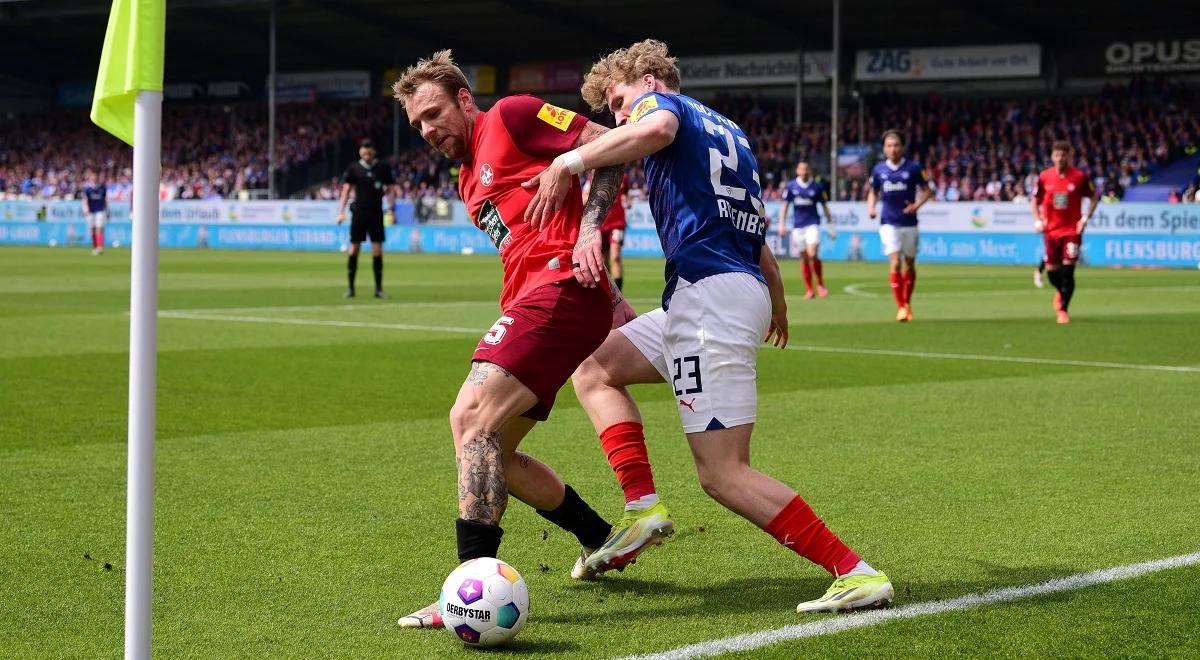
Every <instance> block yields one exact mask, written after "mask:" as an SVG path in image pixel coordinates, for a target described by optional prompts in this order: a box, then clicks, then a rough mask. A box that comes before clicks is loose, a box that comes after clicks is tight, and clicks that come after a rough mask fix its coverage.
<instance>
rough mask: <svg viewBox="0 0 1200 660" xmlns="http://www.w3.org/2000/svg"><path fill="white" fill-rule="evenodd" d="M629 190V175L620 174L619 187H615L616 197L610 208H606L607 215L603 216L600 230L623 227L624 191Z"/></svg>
mask: <svg viewBox="0 0 1200 660" xmlns="http://www.w3.org/2000/svg"><path fill="white" fill-rule="evenodd" d="M627 192H629V175H628V174H625V175H622V176H621V187H619V188H617V199H616V200H615V201H613V205H612V208H611V209H609V210H608V215H607V216H605V217H604V222H603V223H601V225H600V231H612V230H614V229H624V228H625V201H624V200H625V193H627Z"/></svg>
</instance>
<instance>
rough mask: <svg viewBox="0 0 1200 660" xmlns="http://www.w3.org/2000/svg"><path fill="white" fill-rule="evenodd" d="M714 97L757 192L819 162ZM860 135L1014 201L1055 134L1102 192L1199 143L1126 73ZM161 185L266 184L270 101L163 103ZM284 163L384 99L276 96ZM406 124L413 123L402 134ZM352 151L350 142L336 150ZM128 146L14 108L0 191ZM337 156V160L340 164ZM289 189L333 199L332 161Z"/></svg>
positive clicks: (83, 123)
mask: <svg viewBox="0 0 1200 660" xmlns="http://www.w3.org/2000/svg"><path fill="white" fill-rule="evenodd" d="M713 105H714V107H716V108H717V109H719V110H720V111H722V112H723V113H724V114H726V115H727V116H729V117H731V118H733V119H734V120H736V121H738V122H739V123H741V124H742V126H743V128H744V129H745V130H746V132H747V134H749V135H751V136H752V137H753V139H754V140H755V141H756V151H757V155H758V159H759V165H760V169H761V170H762V172H763V177H764V184H765V185H764V187H765V189H766V193H765V196H766V198H767V199H777V198H778V197H779V196H780V187H781V185H782V184H783V182H786V181H787V180H788V179H789V178H790V177H791V176H792V170H793V168H794V166H795V163H796V162H797V160H799V159H801V158H814V160H815V161H816V162H817V163H819V164H822V165H824V166H825V167H827V166H828V156H827V154H828V152H829V125H828V120H827V117H824V118H822V117H819V116H818V117H816V118H814V121H812V122H806V123H805V124H804V125H803V126H802V127H797V126H795V125H794V124H793V123H792V115H793V106H792V104H791V103H790V101H785V100H780V99H775V98H762V97H755V96H749V95H744V94H743V95H723V96H719V97H717V98H716V99H715V100H714V101H713ZM864 108H865V116H864V117H863V121H862V126H863V132H864V134H865V135H862V136H860V135H859V134H858V133H859V122H858V121H857V110H856V109H853V108H851V109H850V110H849V111H847V112H846V113H845V114H844V116H843V121H842V122H841V126H842V130H841V142H842V143H843V144H849V143H857V142H860V140H861V141H866V142H868V143H870V142H873V141H875V140H876V139H877V136H878V135H879V134H881V133H882V132H883V130H884V129H886V128H889V127H898V128H901V129H903V130H905V131H906V132H907V133H908V135H909V142H910V144H909V148H908V153H909V154H910V155H911V157H913V158H916V159H917V160H919V161H920V162H921V163H922V164H923V165H925V167H926V169H927V171H928V172H929V176H930V178H931V180H932V181H933V182H934V183H935V186H936V190H937V199H939V200H943V201H1022V200H1025V199H1027V195H1028V194H1029V190H1030V188H1031V186H1032V182H1033V181H1034V180H1035V179H1036V176H1037V172H1038V171H1040V170H1041V169H1043V168H1045V167H1048V166H1049V151H1050V149H1049V146H1050V143H1051V142H1053V141H1054V140H1055V139H1057V138H1062V137H1065V138H1067V139H1070V140H1071V141H1072V142H1073V143H1074V144H1075V146H1076V157H1077V165H1078V166H1079V167H1081V168H1082V169H1084V170H1085V171H1087V172H1089V173H1090V174H1091V176H1092V178H1093V180H1094V181H1095V182H1096V184H1097V187H1098V188H1099V189H1100V190H1101V191H1103V193H1104V195H1105V199H1107V200H1110V201H1115V200H1119V199H1121V198H1122V197H1123V196H1124V194H1125V191H1126V190H1128V189H1129V188H1130V187H1131V186H1133V185H1135V184H1138V183H1145V182H1148V181H1149V180H1150V178H1151V175H1152V173H1153V172H1154V171H1155V170H1157V169H1158V168H1160V167H1162V166H1164V165H1167V164H1170V163H1172V162H1178V161H1180V160H1181V159H1185V158H1188V157H1191V156H1194V155H1195V154H1196V153H1197V150H1198V149H1200V113H1197V110H1198V107H1197V103H1196V95H1195V94H1189V93H1187V92H1186V91H1185V90H1184V89H1181V88H1180V87H1178V86H1177V85H1172V84H1168V83H1167V82H1166V81H1165V80H1164V79H1162V78H1153V79H1147V78H1135V79H1134V80H1133V82H1132V83H1130V84H1128V85H1125V86H1116V85H1109V86H1107V87H1105V88H1104V89H1103V90H1102V91H1101V92H1100V93H1098V94H1095V95H1091V96H1078V95H1072V96H1039V97H1025V98H965V97H952V96H937V95H903V96H902V95H900V94H898V93H895V92H885V93H881V94H876V95H872V96H869V97H867V98H866V99H865V103H864ZM164 118H165V122H166V126H165V130H164V135H167V136H169V137H168V139H167V140H166V141H165V142H164V144H163V185H162V191H161V192H162V197H163V198H178V199H215V198H232V197H237V196H238V195H239V194H242V193H244V192H245V191H249V190H254V189H260V188H264V187H266V167H267V163H266V157H265V153H266V110H265V108H264V107H263V104H261V103H258V104H255V103H248V102H243V103H237V104H233V105H224V104H214V105H204V104H179V105H173V106H170V108H169V110H168V112H165V113H164ZM278 121H279V135H280V138H279V141H278V156H279V163H280V169H281V170H282V171H283V172H285V173H286V172H288V171H289V170H292V169H297V168H303V167H305V166H306V165H308V164H309V163H310V161H312V160H314V159H317V158H324V159H327V160H330V161H331V162H332V161H334V160H336V161H338V162H339V163H340V162H341V161H342V160H345V159H344V158H333V157H331V150H332V149H333V148H334V147H335V146H336V145H339V144H348V143H350V142H351V141H352V140H355V139H357V138H359V137H363V136H384V135H387V134H388V133H389V132H390V131H391V121H392V114H391V106H390V104H388V103H386V102H383V101H369V102H358V103H347V102H321V103H306V104H286V105H281V106H280V108H279V113H278ZM409 137H412V136H409ZM339 153H340V154H342V155H345V154H349V153H352V152H351V151H349V150H348V149H343V150H342V151H341V152H339ZM387 159H388V162H389V163H390V164H391V166H392V167H393V169H394V170H395V172H396V175H397V181H398V182H400V184H401V193H402V196H403V197H405V198H408V199H414V200H431V199H437V198H442V199H449V198H453V197H455V196H456V195H457V191H456V189H455V185H456V182H457V169H456V167H455V166H454V165H453V164H452V163H450V162H449V161H447V160H446V159H444V158H442V157H441V156H440V155H438V154H437V153H436V152H434V151H432V150H431V149H429V148H428V147H426V146H424V145H421V146H416V147H411V148H407V149H402V150H401V152H400V153H398V154H394V155H391V156H389V157H387ZM129 167H130V165H129V150H128V148H126V147H125V146H124V145H122V144H121V143H120V142H118V141H117V140H115V139H113V138H112V137H110V136H108V135H106V134H104V133H102V132H100V131H97V130H95V128H94V127H93V126H92V125H91V124H90V122H89V121H88V119H87V117H86V113H84V112H82V111H66V110H58V111H53V112H48V113H43V114H37V115H28V116H18V117H16V118H14V119H11V120H9V121H6V122H3V123H0V191H2V194H3V195H4V196H6V197H10V198H17V197H20V198H39V199H61V198H71V197H74V196H75V195H76V194H77V191H78V190H79V188H80V187H81V186H82V181H83V178H84V176H85V175H86V173H87V172H88V171H95V172H97V173H98V174H99V175H100V176H101V177H102V178H103V179H104V180H105V181H107V182H108V186H109V194H110V198H111V199H114V200H120V199H125V198H127V196H128V194H129V175H130V170H129ZM339 167H340V166H339ZM326 169H327V173H328V174H329V176H323V177H320V178H318V179H316V181H317V183H316V184H314V185H308V186H305V187H302V188H301V189H299V190H298V191H289V192H292V194H293V195H294V196H298V197H305V198H313V199H333V198H336V196H337V193H338V188H339V184H338V179H337V177H338V175H340V169H333V168H332V167H329V168H326ZM629 174H630V182H631V190H632V192H633V193H634V194H635V195H637V194H638V193H639V191H640V190H642V189H644V173H643V172H642V170H641V167H640V166H639V165H632V166H631V167H630V172H629ZM1197 191H1198V186H1197V182H1196V181H1195V180H1194V179H1193V180H1192V181H1191V182H1187V181H1186V180H1184V181H1182V182H1180V181H1176V185H1175V187H1173V188H1171V190H1170V195H1169V196H1168V199H1172V200H1176V201H1188V202H1191V201H1195V200H1196V194H1197ZM865 192H866V191H865V188H864V186H863V180H862V177H855V176H844V177H842V181H841V185H840V190H839V191H838V194H837V198H838V199H842V200H862V199H864V198H865V196H866V195H865Z"/></svg>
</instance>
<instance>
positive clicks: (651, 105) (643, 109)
mask: <svg viewBox="0 0 1200 660" xmlns="http://www.w3.org/2000/svg"><path fill="white" fill-rule="evenodd" d="M657 107H658V99H657V98H655V97H653V96H647V97H646V98H644V99H642V100H641V102H639V103H638V104H637V105H635V106H633V112H631V113H629V121H630V123H633V122H635V121H637V120H639V119H641V118H642V117H643V116H644V115H645V114H646V113H647V112H650V111H651V110H653V109H655V108H657Z"/></svg>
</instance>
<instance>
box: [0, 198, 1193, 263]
mask: <svg viewBox="0 0 1200 660" xmlns="http://www.w3.org/2000/svg"><path fill="white" fill-rule="evenodd" d="M199 204H210V203H202V202H166V203H164V204H163V217H164V218H166V219H165V220H164V222H163V223H162V224H161V225H160V230H159V238H160V241H161V243H162V246H163V247H165V248H200V249H204V248H213V249H241V250H314V251H331V252H336V251H338V250H345V249H346V247H347V242H348V240H349V228H348V227H347V226H346V225H341V226H338V225H335V224H332V223H331V222H328V221H326V222H320V221H319V219H320V218H322V217H324V216H325V215H327V214H328V212H329V211H328V204H329V203H328V202H324V203H321V202H317V203H312V204H311V205H310V203H306V202H287V203H286V204H285V203H283V202H272V203H263V205H262V206H257V207H253V211H252V212H251V213H249V214H248V215H250V216H252V217H256V218H262V219H263V220H261V221H257V222H244V221H242V218H241V216H240V215H235V217H234V218H231V217H230V216H229V214H228V213H223V214H222V213H218V214H216V215H215V216H214V215H212V214H211V213H205V212H201V211H202V210H203V208H207V207H202V206H196V205H199ZM224 204H229V203H224ZM456 206H461V205H459V204H457V203H456ZM830 206H831V210H832V212H833V216H834V225H835V227H837V230H838V237H837V239H836V240H831V239H829V238H828V237H825V238H823V241H822V244H821V255H822V257H823V258H825V259H827V260H833V261H839V260H849V261H881V260H883V259H884V255H883V253H882V251H881V250H880V244H879V233H878V225H877V222H876V221H874V220H871V219H870V218H868V217H867V215H866V208H865V206H864V205H863V204H861V203H836V204H831V205H830ZM214 208H215V207H214ZM221 208H222V209H223V210H224V211H228V209H229V208H233V207H221ZM81 209H82V206H81V204H80V203H79V202H77V201H67V202H46V203H38V202H28V201H24V202H14V201H5V202H0V245H45V246H51V247H71V246H80V247H84V246H89V247H90V244H89V238H88V231H87V225H86V223H85V222H83V218H82V210H81ZM114 211H115V212H114V213H113V216H114V217H113V219H112V220H111V221H110V222H108V223H107V225H106V226H105V239H106V241H107V242H108V243H109V245H110V246H116V247H127V246H128V245H129V241H130V235H131V228H132V225H131V224H130V223H129V221H128V219H127V218H128V215H127V214H125V215H124V217H122V214H121V213H120V212H119V211H117V209H116V208H114ZM642 211H644V209H641V208H637V207H635V209H634V210H633V211H632V212H631V213H630V224H631V226H630V228H629V230H628V231H627V232H626V237H625V254H626V255H627V256H629V257H657V258H661V256H662V251H661V249H660V248H659V239H658V235H657V234H656V233H655V231H654V230H653V228H652V225H651V226H646V225H647V222H646V220H647V219H646V218H643V217H642V216H643V215H648V214H644V213H642ZM456 212H457V209H456ZM768 215H769V217H770V218H771V219H772V221H773V222H777V220H778V217H779V216H778V206H777V205H769V207H768ZM285 217H286V218H287V219H284V218H285ZM406 220H407V222H408V223H407V224H405V223H399V224H395V225H392V226H389V227H388V228H387V241H388V242H387V249H388V251H389V252H410V253H415V252H429V253H437V254H467V255H470V254H495V253H496V248H495V246H494V245H492V244H491V243H490V242H489V240H488V237H487V235H486V234H484V233H483V232H481V231H479V230H478V229H476V228H475V227H473V226H470V225H467V224H411V219H409V218H406ZM1031 224H1032V222H1031V219H1030V217H1029V212H1028V207H1025V206H1024V205H1020V204H970V203H958V204H929V205H928V206H926V207H925V208H923V209H922V210H921V239H920V247H919V256H920V259H921V260H922V261H925V262H932V263H979V264H1034V263H1036V262H1037V261H1038V260H1039V259H1040V258H1041V253H1042V239H1041V236H1040V235H1038V234H1035V233H1033V231H1032V228H1031V227H1030V225H1031ZM789 240H790V232H787V233H785V235H784V236H780V235H779V233H778V231H776V230H775V229H774V228H772V230H771V231H769V232H768V235H767V241H768V244H769V245H770V246H771V249H772V250H773V251H774V252H775V253H776V254H777V255H779V256H780V257H784V258H788V257H794V256H796V254H795V251H794V249H792V247H791V246H790V245H789ZM1083 263H1084V264H1089V265H1094V266H1168V267H1176V268H1195V267H1197V266H1200V206H1193V205H1186V204H1105V205H1102V206H1101V207H1100V208H1099V209H1098V210H1097V213H1096V215H1095V216H1094V218H1093V219H1092V223H1091V227H1090V228H1089V231H1088V232H1087V234H1086V235H1085V237H1084V241H1083Z"/></svg>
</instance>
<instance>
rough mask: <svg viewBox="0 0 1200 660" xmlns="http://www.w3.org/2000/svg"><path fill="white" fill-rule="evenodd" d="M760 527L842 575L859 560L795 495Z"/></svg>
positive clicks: (815, 562) (809, 558)
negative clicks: (768, 521)
mask: <svg viewBox="0 0 1200 660" xmlns="http://www.w3.org/2000/svg"><path fill="white" fill-rule="evenodd" d="M764 531H766V533H768V534H770V535H771V536H772V537H774V538H775V540H776V541H779V542H780V543H781V544H783V546H784V547H785V548H788V549H789V550H791V551H793V552H795V553H796V554H798V555H800V556H801V557H804V558H805V559H807V560H809V561H811V562H813V563H814V564H820V565H821V566H822V567H824V568H825V570H827V571H829V572H830V573H831V574H833V575H845V574H846V573H849V572H850V571H851V570H853V569H854V566H855V565H856V564H858V562H859V556H858V555H857V554H855V553H854V551H853V550H851V549H850V548H848V547H846V544H845V543H842V540H841V539H839V538H838V537H837V535H836V534H834V533H833V532H831V531H829V528H828V527H826V526H825V523H824V522H822V521H821V519H820V518H818V517H817V514H816V513H813V510H812V507H810V506H808V503H807V502H805V501H804V499H803V498H801V497H800V496H799V495H797V496H796V498H795V499H793V500H792V501H791V502H788V504H787V506H785V507H783V510H782V511H780V512H779V513H778V514H777V515H776V516H775V518H774V519H773V520H771V522H770V523H768V524H767V527H766V529H765V530H764Z"/></svg>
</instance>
